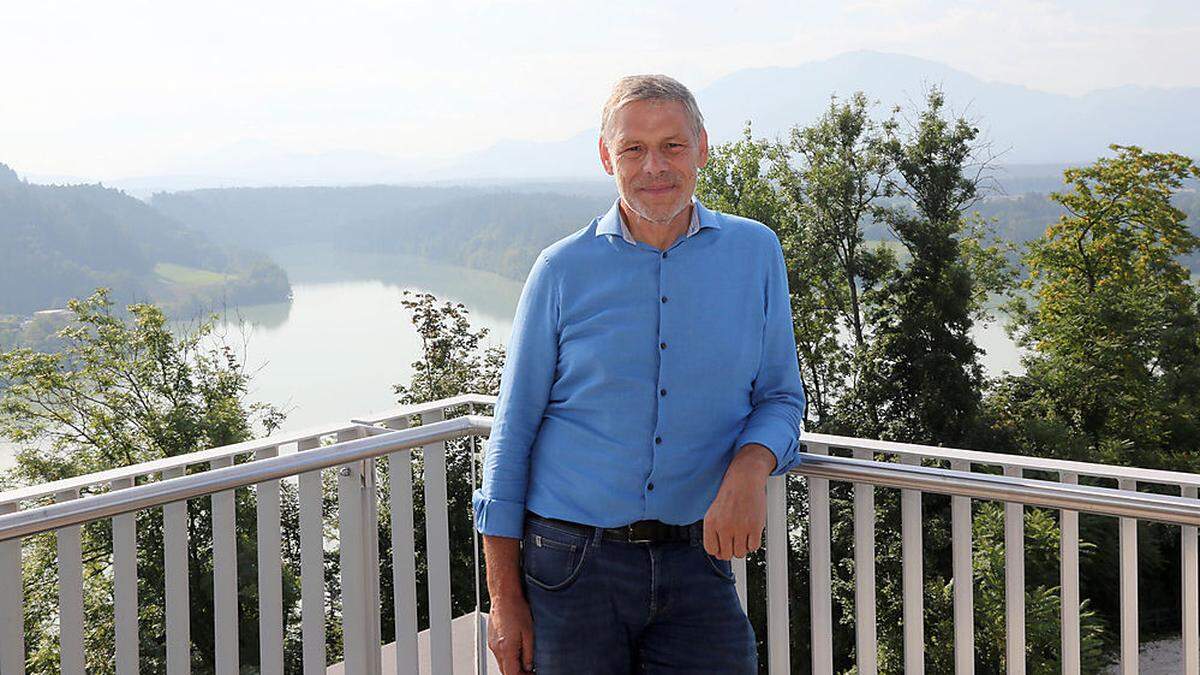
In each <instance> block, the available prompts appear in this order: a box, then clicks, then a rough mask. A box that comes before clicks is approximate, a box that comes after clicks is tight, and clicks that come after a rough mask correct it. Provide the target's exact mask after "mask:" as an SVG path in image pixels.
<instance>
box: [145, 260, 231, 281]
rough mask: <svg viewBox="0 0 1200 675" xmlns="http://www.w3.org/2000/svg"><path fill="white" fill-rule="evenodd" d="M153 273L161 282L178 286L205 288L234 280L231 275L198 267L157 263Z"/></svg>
mask: <svg viewBox="0 0 1200 675" xmlns="http://www.w3.org/2000/svg"><path fill="white" fill-rule="evenodd" d="M154 273H155V274H157V275H158V277H159V278H160V279H162V280H163V281H166V282H169V283H172V284H178V285H180V286H207V285H209V284H221V283H225V282H227V281H232V280H233V279H235V278H236V277H234V275H232V274H222V273H221V272H213V271H211V270H202V269H200V268H198V267H186V266H184V265H176V264H175V263H158V264H157V265H155V266H154Z"/></svg>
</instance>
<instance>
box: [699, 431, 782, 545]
mask: <svg viewBox="0 0 1200 675" xmlns="http://www.w3.org/2000/svg"><path fill="white" fill-rule="evenodd" d="M774 470H775V455H774V453H772V452H771V451H770V450H769V449H768V448H767V447H765V446H763V445H759V444H757V443H747V444H746V445H745V446H743V447H742V449H741V450H739V451H738V454H737V456H735V457H734V458H733V461H732V462H730V463H729V468H728V469H726V470H725V478H724V479H723V480H722V481H721V488H720V490H718V491H717V496H716V498H715V499H713V503H712V504H711V505H710V506H709V507H708V512H707V513H705V514H704V550H706V551H708V552H709V553H711V554H712V555H714V556H716V557H717V558H720V559H721V560H729V559H730V558H744V557H746V554H747V553H749V552H750V551H755V550H758V547H759V546H761V545H762V534H763V528H764V527H766V524H767V477H768V476H770V475H771V472H772V471H774Z"/></svg>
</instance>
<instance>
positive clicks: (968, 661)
mask: <svg viewBox="0 0 1200 675" xmlns="http://www.w3.org/2000/svg"><path fill="white" fill-rule="evenodd" d="M950 468H951V469H952V470H954V471H970V470H971V463H970V462H967V461H964V460H951V462H950ZM950 536H951V542H950V549H951V558H952V561H953V568H954V672H955V675H971V674H972V673H974V672H975V598H974V595H973V594H974V584H975V577H974V568H973V566H972V563H971V555H972V554H971V549H972V548H973V546H972V542H973V540H972V537H973V536H974V535H973V533H972V530H971V498H970V497H957V496H956V497H951V498H950Z"/></svg>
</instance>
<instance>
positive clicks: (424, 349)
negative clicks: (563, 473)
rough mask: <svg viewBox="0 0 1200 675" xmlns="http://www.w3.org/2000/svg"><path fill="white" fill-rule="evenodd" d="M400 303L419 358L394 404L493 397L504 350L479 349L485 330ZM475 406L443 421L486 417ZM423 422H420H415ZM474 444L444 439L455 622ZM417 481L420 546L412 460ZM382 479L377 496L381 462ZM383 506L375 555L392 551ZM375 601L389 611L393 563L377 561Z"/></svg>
mask: <svg viewBox="0 0 1200 675" xmlns="http://www.w3.org/2000/svg"><path fill="white" fill-rule="evenodd" d="M401 304H402V305H403V306H404V307H405V309H407V310H408V311H409V312H410V313H411V315H412V324H413V326H414V327H415V328H416V330H417V333H418V334H419V335H420V336H421V356H420V358H419V359H418V360H416V361H414V362H413V364H412V367H413V376H412V379H411V380H410V382H409V383H408V384H397V385H396V386H395V387H394V392H395V394H396V396H397V402H399V403H401V404H410V403H423V402H427V401H435V400H438V399H444V398H450V397H453V396H458V395H460V394H465V393H476V394H488V395H493V396H494V395H496V394H498V393H499V391H500V374H501V373H502V372H503V370H504V348H503V347H497V346H487V347H484V346H483V342H484V340H485V339H486V338H487V336H488V333H489V331H488V329H487V328H479V329H473V328H472V326H471V320H470V312H469V310H468V309H467V308H466V306H465V305H463V304H462V303H454V302H449V301H445V302H442V303H440V304H439V302H438V299H437V298H436V297H435V296H433V295H432V294H429V293H413V292H411V291H405V292H404V300H403V301H402V302H401ZM477 407H486V406H459V407H458V408H456V409H447V410H446V411H445V416H446V419H450V418H452V417H457V416H459V415H462V414H487V412H486V411H484V410H476V409H475V408H477ZM422 422H423V420H422ZM476 442H477V441H476V440H475V439H472V438H467V439H458V440H453V441H447V443H446V477H447V484H446V494H447V498H448V503H447V507H448V511H449V513H450V523H449V529H450V587H451V589H452V597H451V615H452V616H459V615H461V614H463V613H466V612H468V611H471V610H473V609H474V607H475V580H476V579H475V565H476V562H477V561H476V559H475V550H474V546H473V543H474V541H475V536H476V534H475V529H474V523H472V522H471V520H470V514H471V512H472V507H471V492H472V490H473V489H474V485H473V484H472V481H471V478H472V477H473V476H474V477H476V480H479V477H480V475H478V474H476V473H475V469H474V467H473V465H474V464H475V449H476V447H477V446H476ZM413 465H414V470H415V473H416V478H415V480H414V485H413V509H414V514H415V515H414V517H413V523H414V528H415V532H414V539H415V541H417V542H423V541H425V492H424V489H423V486H424V459H423V457H422V456H416V457H414V462H413ZM378 468H379V472H380V475H381V476H383V481H382V482H383V485H384V488H383V489H384V490H385V491H388V490H390V482H391V477H390V474H389V473H388V470H387V466H386V463H385V462H380V463H379V465H378ZM390 514H391V511H390V507H389V502H388V500H386V499H381V501H380V513H379V519H380V525H381V528H380V537H381V538H380V542H379V550H380V551H387V550H390V548H391V535H390V529H389V528H388V527H387V523H388V522H389V521H390V517H391V516H390ZM381 558H382V559H381V561H380V565H381V570H380V597H381V599H382V601H383V605H384V606H385V607H390V606H391V603H392V602H393V598H394V589H393V587H392V563H391V558H390V557H389V556H381ZM427 560H428V558H427V552H426V551H424V550H423V549H422V548H419V549H418V555H417V580H418V581H417V585H418V588H417V616H418V626H419V628H420V629H423V628H426V627H428V625H429V606H428V598H429V594H428V592H427V583H428V582H427V579H428V577H427V575H426V574H425V573H424V572H425V571H427V569H428V563H427ZM480 591H481V593H482V599H481V601H482V603H483V609H484V610H485V611H486V609H487V607H488V599H487V589H486V587H482V588H481V589H480ZM394 621H395V618H394V616H393V615H392V613H391V612H384V615H383V625H382V633H383V635H384V639H385V641H387V640H389V639H392V638H391V636H394V635H395V630H396V627H395V623H394Z"/></svg>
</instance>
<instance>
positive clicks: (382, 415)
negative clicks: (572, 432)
mask: <svg viewBox="0 0 1200 675" xmlns="http://www.w3.org/2000/svg"><path fill="white" fill-rule="evenodd" d="M495 399H496V397H494V396H486V395H483V394H462V395H460V396H454V397H451V398H446V399H439V400H437V401H429V402H426V403H414V404H410V405H404V406H399V407H396V408H392V409H389V410H385V411H381V412H378V413H372V414H370V415H367V416H365V417H361V418H356V419H354V420H351V421H350V422H349V423H342V424H327V425H323V426H315V427H308V428H305V429H300V430H297V431H289V432H286V433H282V434H279V435H278V436H266V437H264V438H253V439H250V440H248V441H242V442H240V443H232V444H230V445H222V446H219V447H216V448H209V449H207V450H199V451H197V452H190V453H188V454H186V455H175V456H173V457H163V458H160V459H153V460H150V461H147V462H140V463H138V464H130V465H128V466H121V467H116V468H113V469H107V470H104V471H97V472H95V473H89V474H84V475H82V476H72V477H70V478H63V479H61V480H56V481H51V482H49V483H41V484H39V485H29V486H26V487H21V488H16V489H13V490H9V491H7V492H0V506H3V505H5V504H13V503H18V502H24V501H29V500H33V499H42V498H46V497H53V496H54V495H56V494H58V493H60V492H70V491H74V490H82V489H85V488H89V487H96V486H106V485H107V484H109V483H111V482H113V481H115V480H123V479H137V478H141V477H142V476H147V475H150V474H155V473H159V472H162V471H170V470H172V469H186V468H188V467H191V466H194V465H196V464H205V463H208V462H212V461H215V460H219V459H224V458H226V457H234V456H237V455H245V454H250V453H253V452H255V451H257V450H263V449H266V448H273V447H276V446H279V445H287V444H289V443H296V442H298V441H304V440H308V439H312V438H320V437H322V436H330V435H334V434H338V433H341V432H346V431H353V430H354V429H356V428H358V427H360V426H362V425H373V424H379V423H381V422H386V421H390V420H394V419H397V418H401V417H408V416H410V415H419V414H421V413H426V412H433V411H435V410H442V409H445V408H450V407H454V406H458V405H469V404H478V405H492V404H494V403H495Z"/></svg>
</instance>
